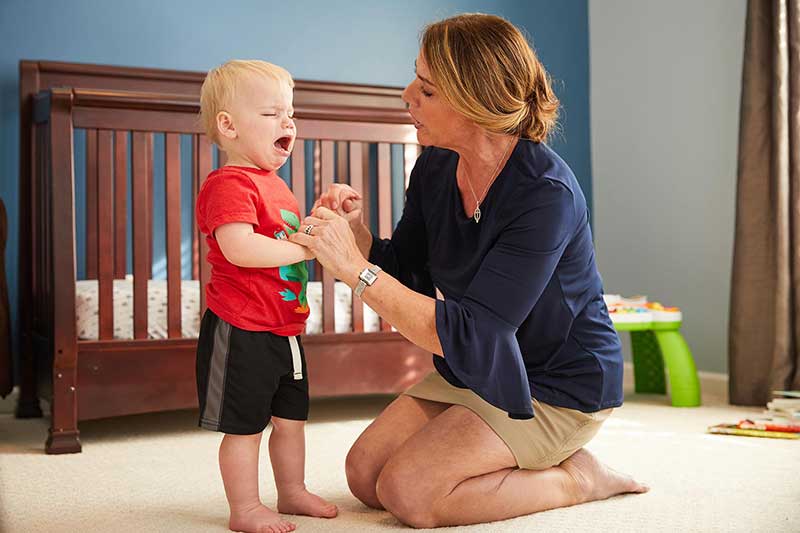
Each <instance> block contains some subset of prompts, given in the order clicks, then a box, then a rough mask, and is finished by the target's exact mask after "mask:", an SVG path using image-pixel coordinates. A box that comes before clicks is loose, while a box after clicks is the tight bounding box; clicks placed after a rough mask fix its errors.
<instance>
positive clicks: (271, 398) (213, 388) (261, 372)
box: [197, 309, 308, 435]
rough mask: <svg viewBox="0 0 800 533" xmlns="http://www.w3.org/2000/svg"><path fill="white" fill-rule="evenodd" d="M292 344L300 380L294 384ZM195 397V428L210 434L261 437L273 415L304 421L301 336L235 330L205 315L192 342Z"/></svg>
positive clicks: (305, 396) (305, 401) (208, 312)
mask: <svg viewBox="0 0 800 533" xmlns="http://www.w3.org/2000/svg"><path fill="white" fill-rule="evenodd" d="M292 339H296V340H297V345H296V348H297V349H298V351H299V356H300V365H299V368H298V370H302V379H295V377H296V376H295V373H294V371H293V364H292V346H291V343H292V342H293V341H292ZM297 377H299V374H298V375H297ZM197 398H198V400H199V403H200V424H199V425H200V427H203V428H205V429H210V430H212V431H221V432H223V433H232V434H235V435H252V434H254V433H260V432H262V431H264V428H266V427H267V424H268V423H269V420H270V418H271V417H272V416H273V415H274V416H277V417H280V418H288V419H291V420H307V419H308V375H307V371H306V358H305V352H304V351H303V345H302V344H300V337H282V336H280V335H275V334H274V333H270V332H268V331H246V330H243V329H239V328H237V327H235V326H232V325H230V324H228V323H227V322H225V321H224V320H222V319H221V318H219V317H218V316H217V315H215V314H214V313H213V312H212V311H211V310H210V309H208V310H206V312H205V314H204V315H203V321H202V323H201V324H200V337H199V338H198V339H197Z"/></svg>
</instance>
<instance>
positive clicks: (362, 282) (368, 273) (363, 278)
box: [353, 265, 381, 298]
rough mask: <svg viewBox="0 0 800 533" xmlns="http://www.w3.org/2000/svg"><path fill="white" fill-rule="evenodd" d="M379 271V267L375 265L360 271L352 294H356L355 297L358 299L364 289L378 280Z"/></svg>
mask: <svg viewBox="0 0 800 533" xmlns="http://www.w3.org/2000/svg"><path fill="white" fill-rule="evenodd" d="M380 271H381V267H379V266H377V265H373V266H370V267H367V268H365V269H364V270H362V271H361V274H359V275H358V285H356V288H355V289H353V292H354V293H356V296H358V297H359V298H360V297H361V294H362V293H363V292H364V289H366V288H367V287H369V286H370V285H372V284H373V283H375V280H376V279H378V272H380Z"/></svg>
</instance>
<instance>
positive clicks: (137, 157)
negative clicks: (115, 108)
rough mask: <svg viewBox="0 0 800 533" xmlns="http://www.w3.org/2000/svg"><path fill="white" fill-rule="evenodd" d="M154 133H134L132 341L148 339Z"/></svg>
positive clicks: (132, 150) (132, 152)
mask: <svg viewBox="0 0 800 533" xmlns="http://www.w3.org/2000/svg"><path fill="white" fill-rule="evenodd" d="M151 136H152V133H148V132H143V131H135V132H133V146H132V147H131V148H132V149H131V155H132V163H133V164H132V174H133V179H132V182H133V206H132V208H133V338H134V339H146V338H147V284H148V282H149V280H150V264H149V261H150V251H149V250H150V249H151V248H152V243H151V241H150V240H149V238H148V236H149V231H150V225H149V223H148V220H149V219H150V217H151V216H150V199H149V198H148V194H149V192H150V183H149V180H148V178H147V173H148V167H149V163H148V161H147V159H148V157H149V156H150V152H149V150H148V148H149V142H148V137H151Z"/></svg>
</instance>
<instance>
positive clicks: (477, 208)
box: [465, 137, 514, 224]
mask: <svg viewBox="0 0 800 533" xmlns="http://www.w3.org/2000/svg"><path fill="white" fill-rule="evenodd" d="M513 142H514V137H512V138H511V140H509V141H508V146H506V150H505V152H503V155H502V157H500V159H499V160H498V161H497V165H496V166H495V167H494V172H492V179H490V180H489V183H487V184H486V188H484V189H483V193H482V194H481V199H483V197H484V195H485V194H486V192H487V191H488V190H489V187H490V186H491V185H492V183H493V182H494V180H495V179H497V171H498V170H500V163H502V162H503V160H504V159H505V158H506V156H507V155H508V150H509V149H510V148H511V144H512V143H513ZM465 177H466V176H465ZM467 185H469V190H470V191H471V192H472V197H473V198H475V211H474V212H473V213H472V218H473V219H475V223H476V224H477V223H478V222H480V221H481V200H478V196H477V195H476V194H475V189H473V188H472V181H470V179H469V178H467Z"/></svg>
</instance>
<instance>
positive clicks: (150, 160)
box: [147, 133, 155, 279]
mask: <svg viewBox="0 0 800 533" xmlns="http://www.w3.org/2000/svg"><path fill="white" fill-rule="evenodd" d="M154 154H155V149H154V148H153V135H152V133H151V134H150V135H148V136H147V204H148V205H147V212H148V213H150V214H149V215H148V217H147V242H149V243H150V246H148V247H147V279H151V278H152V277H153V194H154V191H153V184H154V182H155V174H154V172H153V155H154Z"/></svg>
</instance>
